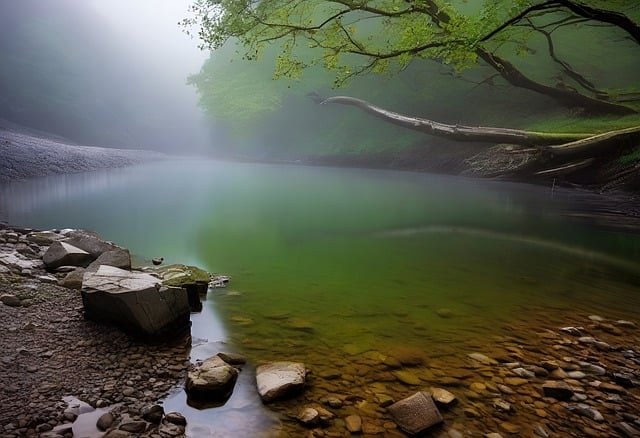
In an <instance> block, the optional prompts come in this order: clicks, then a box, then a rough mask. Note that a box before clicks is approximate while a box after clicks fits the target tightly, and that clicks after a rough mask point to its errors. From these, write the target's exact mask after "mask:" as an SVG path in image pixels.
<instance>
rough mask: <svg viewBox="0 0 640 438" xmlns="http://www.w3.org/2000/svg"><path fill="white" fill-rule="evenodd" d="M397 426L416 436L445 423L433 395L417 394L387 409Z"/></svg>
mask: <svg viewBox="0 0 640 438" xmlns="http://www.w3.org/2000/svg"><path fill="white" fill-rule="evenodd" d="M387 409H388V410H389V412H390V413H391V416H392V417H393V420H394V421H395V422H396V424H397V425H398V426H399V427H400V429H402V430H403V431H405V432H406V433H408V434H412V435H415V434H417V433H420V432H423V431H425V430H427V429H429V428H430V427H432V426H434V425H436V424H439V423H441V422H442V421H443V419H442V415H440V412H439V411H438V408H437V407H436V405H435V403H434V402H433V399H432V398H431V395H429V394H427V393H425V392H416V393H415V394H414V395H412V396H410V397H407V398H405V399H402V400H400V401H398V402H396V403H394V404H392V405H391V406H389V407H388V408H387Z"/></svg>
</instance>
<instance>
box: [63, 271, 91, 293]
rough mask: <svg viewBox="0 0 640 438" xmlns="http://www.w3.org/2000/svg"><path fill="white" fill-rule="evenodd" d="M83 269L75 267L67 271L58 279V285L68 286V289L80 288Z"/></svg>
mask: <svg viewBox="0 0 640 438" xmlns="http://www.w3.org/2000/svg"><path fill="white" fill-rule="evenodd" d="M84 273H85V269H84V268H76V269H74V270H73V271H71V272H69V273H68V274H67V275H65V277H64V278H63V279H62V280H60V286H63V287H66V288H69V289H77V290H80V289H82V279H83V277H84Z"/></svg>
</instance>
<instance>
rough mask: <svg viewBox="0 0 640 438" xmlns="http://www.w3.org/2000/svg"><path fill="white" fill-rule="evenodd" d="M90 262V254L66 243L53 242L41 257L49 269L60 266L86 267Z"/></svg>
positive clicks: (91, 258)
mask: <svg viewBox="0 0 640 438" xmlns="http://www.w3.org/2000/svg"><path fill="white" fill-rule="evenodd" d="M91 260H93V257H92V256H91V254H89V253H88V252H86V251H84V250H83V249H80V248H78V247H77V246H73V245H71V244H70V243H66V242H53V243H52V244H51V246H49V248H48V249H47V251H46V252H45V253H44V256H42V261H43V262H44V264H45V265H47V268H49V269H56V268H58V267H60V266H87V265H88V264H89V263H91Z"/></svg>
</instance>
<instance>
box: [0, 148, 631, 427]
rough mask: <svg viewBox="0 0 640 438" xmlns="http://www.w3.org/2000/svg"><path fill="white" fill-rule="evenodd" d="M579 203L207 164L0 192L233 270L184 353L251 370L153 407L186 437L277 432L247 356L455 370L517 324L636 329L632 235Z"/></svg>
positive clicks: (42, 211)
mask: <svg viewBox="0 0 640 438" xmlns="http://www.w3.org/2000/svg"><path fill="white" fill-rule="evenodd" d="M576 202H578V203H579V202H580V200H579V197H578V198H577V200H576V197H575V196H571V197H569V196H565V192H564V191H562V190H555V189H553V190H552V189H551V188H544V187H533V186H528V185H523V184H512V183H505V182H491V181H478V180H473V179H465V178H455V177H446V176H435V175H428V174H421V173H410V172H394V171H381V170H361V169H337V168H321V167H303V166H285V165H268V164H247V163H223V162H215V161H207V160H200V161H195V160H178V161H172V162H168V161H165V162H157V163H152V164H145V165H137V166H132V167H126V168H121V169H112V170H104V171H97V172H91V173H83V174H74V175H62V176H52V177H46V178H41V179H32V180H27V181H23V182H14V183H8V184H4V185H0V219H2V220H6V221H8V222H9V223H11V224H18V225H22V226H30V227H36V228H42V229H51V228H85V229H90V230H95V231H97V232H98V233H100V234H101V235H102V236H103V237H104V238H106V239H109V240H113V241H115V242H117V243H119V244H121V245H123V246H126V247H128V248H129V249H130V250H131V251H132V253H133V254H135V255H136V256H137V257H138V260H139V262H141V263H142V262H145V260H146V261H147V262H148V260H149V259H150V258H151V257H159V256H162V257H164V258H165V263H186V264H194V265H198V266H201V267H203V268H204V269H207V270H209V271H211V272H215V273H223V274H226V275H230V276H231V277H232V281H231V283H230V285H229V287H228V288H227V289H216V290H213V291H210V292H209V295H208V297H207V299H206V301H205V308H204V311H203V312H202V313H201V314H198V315H194V316H193V328H192V334H193V337H194V348H193V354H192V358H193V359H197V358H204V357H206V356H208V355H211V354H215V353H216V352H217V351H219V350H223V349H227V350H233V351H237V352H240V353H243V354H245V355H246V356H247V357H248V358H249V365H248V366H247V367H246V370H245V372H243V373H241V378H240V381H239V383H238V388H237V389H236V392H235V393H234V395H233V397H232V398H231V400H229V402H228V403H227V404H226V405H225V406H223V407H219V408H214V409H207V410H198V409H195V408H191V407H188V406H186V405H185V399H184V394H183V393H181V392H180V391H177V392H176V394H175V395H173V396H172V397H170V398H169V399H168V400H166V401H165V404H166V405H167V407H168V408H170V409H175V410H180V411H182V412H184V413H185V414H186V415H187V417H188V418H189V419H190V425H191V426H190V428H191V429H190V431H191V434H192V436H207V435H208V434H211V435H212V436H227V435H225V433H227V434H228V436H234V434H237V433H239V432H238V431H239V430H242V431H244V432H243V433H247V434H248V435H246V436H261V434H265V435H264V436H269V435H268V434H269V433H270V431H272V430H273V429H274V428H275V429H278V428H280V427H282V426H281V425H280V424H281V421H280V420H281V418H282V417H279V416H278V412H277V411H278V409H277V408H273V409H267V408H264V407H263V406H262V404H261V403H260V401H259V399H258V398H257V396H256V395H255V390H254V387H253V381H252V374H251V372H252V369H253V367H254V366H255V364H256V363H258V362H260V361H264V360H300V361H303V362H305V363H306V364H307V366H308V367H309V368H310V369H311V370H314V368H315V370H316V374H318V373H322V371H323V370H324V369H325V368H327V367H328V366H329V365H331V367H332V369H333V368H337V369H342V368H343V367H344V366H345V364H346V363H348V362H349V360H350V358H351V357H353V356H354V355H362V354H369V355H370V354H371V352H385V351H389V350H392V349H394V348H398V346H403V347H407V348H416V349H422V350H424V351H427V352H428V355H429V356H430V357H450V358H451V360H456V359H457V360H462V359H461V358H464V357H465V355H466V353H468V352H469V351H472V350H474V349H475V350H478V349H479V348H483V349H485V350H486V351H489V350H490V349H491V347H490V346H488V344H491V339H493V338H492V337H495V336H502V335H505V333H508V332H509V331H510V330H513V327H514V324H516V325H518V324H520V325H518V327H521V328H522V327H525V328H526V324H532V325H533V326H536V325H538V326H539V325H541V324H547V325H549V326H550V328H554V327H555V324H561V323H562V319H563V316H564V315H565V314H567V313H572V314H573V313H576V312H577V313H584V314H585V315H589V314H601V315H603V316H606V317H607V318H620V319H630V320H634V319H635V320H638V319H640V318H639V317H640V263H639V262H638V260H640V235H638V234H632V233H628V232H625V231H624V230H615V229H610V228H602V227H600V226H597V225H595V224H593V223H590V222H588V221H585V220H582V219H578V218H575V217H572V216H571V215H568V214H566V213H567V212H569V211H571V210H572V208H574V207H575V204H576ZM483 351H484V350H483ZM355 374H356V375H357V371H356V372H355ZM347 381H348V379H347ZM352 383H353V381H352ZM344 384H347V383H344V382H343V385H344ZM343 390H345V391H346V389H344V388H343ZM279 418H280V420H279ZM285 423H286V420H285ZM291 427H293V426H291ZM214 431H217V432H216V433H218V434H219V435H214ZM225 431H226V432H225ZM237 436H242V434H240V435H237ZM292 436H295V435H292Z"/></svg>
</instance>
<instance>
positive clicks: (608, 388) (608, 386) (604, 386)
mask: <svg viewBox="0 0 640 438" xmlns="http://www.w3.org/2000/svg"><path fill="white" fill-rule="evenodd" d="M597 387H598V389H599V390H600V391H604V392H610V393H614V394H624V393H626V392H627V390H626V389H624V388H623V387H622V386H619V385H615V384H613V383H607V382H602V383H600V384H599V385H598V386H597Z"/></svg>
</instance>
